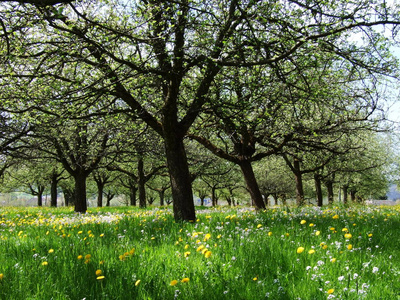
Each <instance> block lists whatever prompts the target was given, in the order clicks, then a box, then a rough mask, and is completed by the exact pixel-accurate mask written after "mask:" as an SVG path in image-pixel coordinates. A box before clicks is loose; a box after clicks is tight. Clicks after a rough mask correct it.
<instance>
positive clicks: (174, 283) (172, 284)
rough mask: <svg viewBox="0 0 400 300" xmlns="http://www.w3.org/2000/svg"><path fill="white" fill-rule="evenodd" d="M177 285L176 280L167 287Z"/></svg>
mask: <svg viewBox="0 0 400 300" xmlns="http://www.w3.org/2000/svg"><path fill="white" fill-rule="evenodd" d="M177 283H178V280H175V279H174V280H172V281H171V282H170V283H169V285H170V286H174V285H176V284H177Z"/></svg>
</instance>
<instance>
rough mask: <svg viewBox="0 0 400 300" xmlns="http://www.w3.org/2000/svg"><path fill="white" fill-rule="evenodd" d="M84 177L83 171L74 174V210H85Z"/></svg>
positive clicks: (83, 211) (81, 211)
mask: <svg viewBox="0 0 400 300" xmlns="http://www.w3.org/2000/svg"><path fill="white" fill-rule="evenodd" d="M86 179H87V175H86V174H85V173H83V172H79V173H76V174H75V175H74V180H75V193H74V196H75V212H80V213H85V212H86V211H87V203H86Z"/></svg>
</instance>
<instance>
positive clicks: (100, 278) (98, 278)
mask: <svg viewBox="0 0 400 300" xmlns="http://www.w3.org/2000/svg"><path fill="white" fill-rule="evenodd" d="M104 278H106V277H105V276H97V277H96V279H97V280H103V279H104Z"/></svg>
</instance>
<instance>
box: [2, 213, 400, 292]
mask: <svg viewBox="0 0 400 300" xmlns="http://www.w3.org/2000/svg"><path fill="white" fill-rule="evenodd" d="M399 212H400V207H362V206H358V207H350V208H345V207H331V208H323V209H320V208H316V207H304V208H301V209H300V208H299V209H297V208H291V209H289V208H274V209H269V210H267V211H265V212H260V213H255V212H254V211H252V210H250V209H248V208H244V207H241V208H235V209H230V208H216V209H201V210H199V211H198V220H197V221H196V222H194V223H175V222H174V221H173V216H172V212H171V211H170V210H169V209H151V210H139V209H136V208H131V207H123V208H112V209H109V208H106V209H90V211H89V212H88V213H87V214H84V215H77V214H75V213H73V211H72V210H71V209H70V208H57V209H51V208H42V209H38V208H2V209H0V299H15V300H17V299H73V300H76V299H202V300H203V299H218V300H219V299H230V300H231V299H400V279H399V278H400V276H399V275H400V263H399V258H400V239H399V238H398V233H399V227H400V226H399V225H400V216H399Z"/></svg>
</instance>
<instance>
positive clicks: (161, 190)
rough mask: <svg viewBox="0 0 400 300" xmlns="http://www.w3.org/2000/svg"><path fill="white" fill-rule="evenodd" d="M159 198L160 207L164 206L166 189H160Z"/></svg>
mask: <svg viewBox="0 0 400 300" xmlns="http://www.w3.org/2000/svg"><path fill="white" fill-rule="evenodd" d="M158 196H159V198H160V206H164V196H165V189H160V190H159V191H158Z"/></svg>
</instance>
